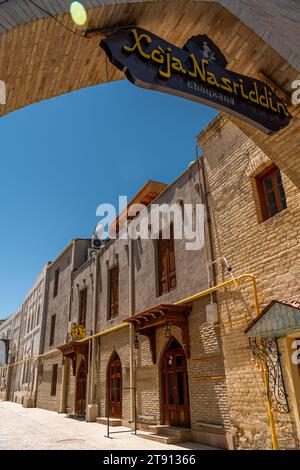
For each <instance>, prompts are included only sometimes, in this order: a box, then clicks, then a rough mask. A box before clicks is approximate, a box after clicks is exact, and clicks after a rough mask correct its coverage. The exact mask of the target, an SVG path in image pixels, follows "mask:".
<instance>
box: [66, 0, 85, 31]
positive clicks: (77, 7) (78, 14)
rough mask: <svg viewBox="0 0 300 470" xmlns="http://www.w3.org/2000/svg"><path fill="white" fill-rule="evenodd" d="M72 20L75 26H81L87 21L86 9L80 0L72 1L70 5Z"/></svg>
mask: <svg viewBox="0 0 300 470" xmlns="http://www.w3.org/2000/svg"><path fill="white" fill-rule="evenodd" d="M70 14H71V17H72V20H73V21H74V23H75V24H76V25H77V26H83V25H85V23H86V22H87V13H86V9H85V8H84V6H83V5H82V3H80V2H72V3H71V5H70Z"/></svg>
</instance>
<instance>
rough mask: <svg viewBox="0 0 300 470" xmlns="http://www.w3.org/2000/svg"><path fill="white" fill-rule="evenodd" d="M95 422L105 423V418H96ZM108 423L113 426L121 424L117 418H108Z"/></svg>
mask: <svg viewBox="0 0 300 470" xmlns="http://www.w3.org/2000/svg"><path fill="white" fill-rule="evenodd" d="M97 423H99V424H105V425H107V418H105V417H103V418H97ZM109 425H110V426H112V427H114V426H122V420H121V419H119V418H109Z"/></svg>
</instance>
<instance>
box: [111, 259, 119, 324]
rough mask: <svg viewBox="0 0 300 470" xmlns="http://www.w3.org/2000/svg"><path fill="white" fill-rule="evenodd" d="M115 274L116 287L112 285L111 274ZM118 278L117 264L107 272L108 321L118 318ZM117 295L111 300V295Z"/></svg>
mask: <svg viewBox="0 0 300 470" xmlns="http://www.w3.org/2000/svg"><path fill="white" fill-rule="evenodd" d="M114 272H117V275H116V277H115V279H116V280H117V281H116V284H117V287H114V285H113V279H112V276H113V273H114ZM119 277H120V270H119V264H116V265H115V266H113V267H112V268H110V269H109V270H108V279H109V296H108V320H113V319H114V318H117V317H118V316H119V284H120V283H119ZM114 293H117V294H116V295H115V297H114V298H113V294H114Z"/></svg>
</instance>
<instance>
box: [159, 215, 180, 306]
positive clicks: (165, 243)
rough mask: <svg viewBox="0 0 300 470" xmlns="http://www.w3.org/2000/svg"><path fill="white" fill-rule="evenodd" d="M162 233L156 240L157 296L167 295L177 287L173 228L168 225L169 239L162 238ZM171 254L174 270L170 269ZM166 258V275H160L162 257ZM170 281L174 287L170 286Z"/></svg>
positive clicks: (161, 232) (171, 225)
mask: <svg viewBox="0 0 300 470" xmlns="http://www.w3.org/2000/svg"><path fill="white" fill-rule="evenodd" d="M162 234H163V231H160V233H159V238H158V240H157V245H156V246H157V249H156V259H157V285H158V296H159V297H160V296H161V295H164V294H167V293H168V292H171V291H172V290H174V289H176V287H177V277H176V262H175V241H174V226H173V223H171V224H170V238H163V237H162ZM172 252H173V258H174V261H173V264H174V269H171V253H172ZM164 255H165V257H166V263H165V264H166V274H165V275H163V274H162V269H163V256H164ZM164 277H165V282H166V289H165V290H163V287H162V285H163V282H164V280H163V278H164ZM172 279H173V284H174V279H175V285H172Z"/></svg>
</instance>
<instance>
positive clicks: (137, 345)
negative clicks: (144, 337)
mask: <svg viewBox="0 0 300 470" xmlns="http://www.w3.org/2000/svg"><path fill="white" fill-rule="evenodd" d="M139 348H140V343H139V339H138V337H137V335H136V336H135V340H134V349H139Z"/></svg>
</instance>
